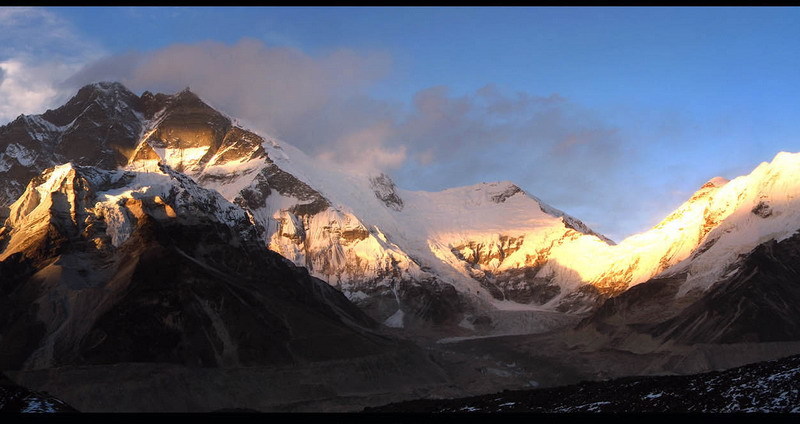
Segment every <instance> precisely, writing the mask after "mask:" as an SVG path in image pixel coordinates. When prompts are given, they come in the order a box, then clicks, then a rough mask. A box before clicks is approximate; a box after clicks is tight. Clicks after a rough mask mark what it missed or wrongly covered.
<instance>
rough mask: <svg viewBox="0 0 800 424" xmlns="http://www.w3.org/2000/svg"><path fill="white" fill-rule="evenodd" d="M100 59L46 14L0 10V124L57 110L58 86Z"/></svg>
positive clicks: (87, 44) (61, 93)
mask: <svg viewBox="0 0 800 424" xmlns="http://www.w3.org/2000/svg"><path fill="white" fill-rule="evenodd" d="M102 54H103V51H102V49H101V48H100V47H99V46H98V45H97V44H95V43H93V42H91V41H89V40H86V39H85V38H84V37H82V36H81V35H80V34H79V32H78V31H77V30H76V29H75V28H73V26H72V25H71V24H70V23H69V22H67V21H66V20H64V19H62V18H60V17H59V16H58V15H56V14H54V13H52V12H50V11H48V10H45V9H40V8H30V7H3V8H0V70H2V73H0V75H2V79H0V122H6V121H9V120H11V119H13V118H15V117H16V116H18V115H19V114H21V113H24V114H31V113H41V112H43V111H44V110H45V109H47V108H49V107H52V106H55V105H58V104H60V103H61V102H62V101H63V100H64V97H65V96H66V95H68V94H70V93H66V92H65V91H63V90H62V89H61V85H60V84H61V82H62V81H63V80H64V79H66V78H67V77H69V76H70V75H72V74H74V73H75V72H76V71H78V70H79V69H81V68H82V67H83V66H84V65H85V64H86V63H89V62H91V61H93V60H96V59H97V58H99V57H100V56H101V55H102Z"/></svg>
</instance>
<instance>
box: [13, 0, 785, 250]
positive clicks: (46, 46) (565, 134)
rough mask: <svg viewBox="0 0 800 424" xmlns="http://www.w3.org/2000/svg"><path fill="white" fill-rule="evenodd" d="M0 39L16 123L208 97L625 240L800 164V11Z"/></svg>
mask: <svg viewBox="0 0 800 424" xmlns="http://www.w3.org/2000/svg"><path fill="white" fill-rule="evenodd" d="M0 30H2V31H0V32H2V33H3V34H4V35H0V43H2V44H3V45H5V46H6V47H4V48H0V67H3V69H4V70H3V74H2V75H3V76H4V80H3V83H0V99H2V98H5V99H6V100H0V120H9V119H12V118H13V117H14V116H16V114H18V113H40V112H42V111H43V110H44V109H46V108H47V107H50V106H53V105H55V104H57V103H58V102H60V101H63V99H64V97H65V96H68V95H69V94H71V93H73V92H74V90H75V88H76V86H78V85H80V84H82V83H86V82H90V81H91V80H93V79H98V78H100V79H118V80H120V81H122V82H123V83H125V84H126V85H128V86H129V88H131V89H132V90H134V91H137V92H141V91H143V90H145V89H149V90H165V91H169V90H176V89H180V88H183V87H184V86H186V85H191V87H192V89H193V90H194V91H196V92H198V94H200V95H201V96H202V97H203V98H205V99H207V100H208V101H209V102H210V103H212V104H213V105H215V106H217V107H220V108H222V109H224V110H225V111H226V112H227V113H229V114H231V115H234V116H238V117H241V118H242V119H243V120H244V121H245V122H247V123H248V124H249V125H251V126H252V127H255V128H256V129H259V130H262V131H265V132H269V133H271V134H274V135H276V136H278V137H280V138H282V139H284V140H285V141H287V142H289V143H292V144H295V145H296V146H298V147H300V148H301V149H303V150H305V151H306V152H307V153H309V154H312V155H317V156H319V157H320V159H321V160H332V161H335V162H338V163H340V164H342V165H343V166H349V167H360V166H366V165H369V166H375V167H378V168H381V169H384V170H386V171H388V173H389V174H390V175H392V176H393V177H394V178H395V179H396V181H397V183H398V184H399V185H400V186H401V187H404V188H408V189H424V190H439V189H443V188H447V187H450V186H455V185H467V184H473V183H477V182H481V181H493V180H511V181H514V182H515V183H517V184H518V185H520V186H521V187H522V188H524V189H525V190H526V191H528V192H530V193H531V194H534V195H536V196H538V197H540V198H541V199H542V200H544V201H545V202H547V203H550V204H551V205H553V206H555V207H558V208H561V209H563V210H565V211H566V212H568V213H570V214H572V215H574V216H576V217H578V218H580V219H582V220H584V221H585V222H586V223H587V224H589V225H590V226H592V227H593V228H594V229H595V230H597V231H600V232H603V233H605V234H607V235H609V236H610V237H611V238H613V239H615V240H620V239H621V238H623V237H624V236H626V235H629V234H631V233H634V232H638V231H643V230H645V229H646V228H648V227H649V226H651V225H654V224H655V223H656V222H657V221H658V220H659V219H660V218H663V217H664V216H665V215H666V214H667V213H668V212H669V211H670V210H671V209H673V208H674V207H676V206H677V205H679V204H680V203H681V202H682V201H684V200H685V199H686V198H688V197H689V196H690V195H691V193H692V192H693V191H694V190H695V189H696V188H698V187H699V186H700V185H702V184H703V183H704V182H705V181H707V180H708V179H710V178H712V177H714V176H717V175H721V176H724V177H727V178H733V177H736V176H738V175H742V174H745V173H748V172H749V171H750V170H751V169H752V168H754V167H755V166H756V165H758V163H759V162H761V161H768V160H771V158H772V157H773V156H774V155H775V154H776V153H777V152H779V151H781V150H786V151H798V150H800V147H798V146H799V143H798V141H800V140H798V135H800V119H798V118H799V117H798V111H800V73H798V72H797V70H798V69H800V49H798V48H797V47H796V45H797V42H798V40H800V9H798V8H610V7H603V8H574V7H569V8H46V9H14V10H11V11H10V12H9V9H5V10H4V11H3V12H0ZM32 37H33V38H35V39H36V40H38V41H37V42H31V41H30V40H31V39H32ZM4 63H5V65H3V64H4ZM4 86H5V91H4ZM2 102H5V103H6V104H2ZM365 164H366V165H365Z"/></svg>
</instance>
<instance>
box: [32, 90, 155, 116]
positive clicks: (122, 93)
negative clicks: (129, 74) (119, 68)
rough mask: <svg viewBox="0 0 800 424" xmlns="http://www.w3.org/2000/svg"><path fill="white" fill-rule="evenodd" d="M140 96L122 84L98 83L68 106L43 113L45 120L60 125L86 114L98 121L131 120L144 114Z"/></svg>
mask: <svg viewBox="0 0 800 424" xmlns="http://www.w3.org/2000/svg"><path fill="white" fill-rule="evenodd" d="M141 103H142V102H141V100H140V99H139V97H138V96H137V95H135V94H133V93H132V92H131V91H130V90H128V89H127V88H126V87H125V86H124V85H122V84H120V83H118V82H97V83H93V84H88V85H85V86H83V87H82V88H81V89H80V90H78V93H77V94H76V95H75V96H73V97H72V98H71V99H70V100H69V101H68V102H67V103H66V104H64V105H63V106H61V107H59V108H57V109H55V110H48V111H47V112H45V113H43V114H42V118H44V119H45V120H47V121H49V122H52V123H53V124H55V125H57V126H65V125H67V124H69V123H71V122H73V121H75V120H76V119H77V118H79V117H80V116H82V115H87V114H89V115H90V117H91V118H92V119H93V120H95V121H97V120H99V119H103V118H105V119H108V118H110V117H113V116H118V117H127V116H129V115H130V114H131V113H132V112H133V111H137V112H140V111H141V110H142V104H141Z"/></svg>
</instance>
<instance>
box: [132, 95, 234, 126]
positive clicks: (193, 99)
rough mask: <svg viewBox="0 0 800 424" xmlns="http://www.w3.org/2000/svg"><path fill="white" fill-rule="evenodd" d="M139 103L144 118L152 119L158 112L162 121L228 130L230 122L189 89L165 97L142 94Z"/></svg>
mask: <svg viewBox="0 0 800 424" xmlns="http://www.w3.org/2000/svg"><path fill="white" fill-rule="evenodd" d="M140 101H141V103H142V106H143V110H144V114H145V117H146V118H148V119H152V118H154V117H155V116H156V115H157V114H158V113H159V112H162V111H163V112H162V113H163V115H164V121H169V120H175V121H188V122H187V123H197V124H201V123H206V124H210V125H212V126H215V127H217V128H225V129H226V130H227V129H228V128H230V126H231V125H232V124H231V120H230V119H228V118H227V117H226V116H224V115H223V114H221V113H219V112H218V111H217V110H215V109H214V108H212V107H211V106H209V105H208V104H206V103H205V102H203V100H202V99H200V97H199V96H198V95H197V94H195V93H193V92H191V91H190V90H189V88H188V87H187V88H185V89H184V90H182V91H180V92H178V93H175V94H173V95H166V94H163V93H158V94H153V93H151V92H149V91H145V92H144V93H142V96H141V98H140Z"/></svg>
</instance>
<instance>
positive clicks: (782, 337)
mask: <svg viewBox="0 0 800 424" xmlns="http://www.w3.org/2000/svg"><path fill="white" fill-rule="evenodd" d="M684 279H685V276H683V275H677V276H674V277H665V278H657V279H654V280H651V281H648V282H646V283H643V284H640V285H638V286H635V287H632V288H631V289H629V290H628V291H626V292H624V293H622V294H620V295H619V296H617V297H615V298H612V299H609V300H607V301H606V302H605V303H604V304H603V305H602V306H600V307H599V308H598V309H597V311H595V312H594V313H593V314H592V315H591V316H590V317H589V318H587V319H585V320H584V321H583V322H581V324H580V325H579V329H586V328H592V329H595V330H597V331H599V332H600V333H603V334H606V335H608V336H610V337H611V339H612V340H616V342H617V343H623V344H624V343H625V342H624V340H625V338H627V337H629V336H630V335H631V334H632V333H633V334H635V333H642V334H647V335H649V336H651V337H653V338H654V339H655V340H658V341H659V342H658V343H666V342H670V343H678V344H683V345H691V344H695V343H747V342H756V343H758V342H778V341H796V340H800V322H799V321H798V320H797V317H798V316H800V234H795V235H793V236H791V237H789V238H787V239H784V240H782V241H775V240H770V241H767V242H765V243H763V244H760V245H759V246H757V247H756V248H755V249H754V250H753V251H751V252H750V253H748V254H746V255H742V256H741V257H740V258H739V260H737V261H736V262H734V263H733V264H730V265H729V267H728V270H727V273H726V274H725V277H724V278H722V279H720V280H719V281H717V282H716V283H714V284H713V285H712V286H711V288H710V289H708V290H707V291H694V292H691V293H689V294H687V295H684V296H677V293H678V289H679V287H680V284H681V283H682V282H683V281H684Z"/></svg>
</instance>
